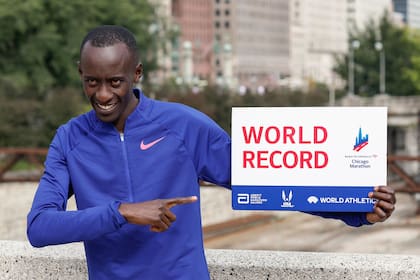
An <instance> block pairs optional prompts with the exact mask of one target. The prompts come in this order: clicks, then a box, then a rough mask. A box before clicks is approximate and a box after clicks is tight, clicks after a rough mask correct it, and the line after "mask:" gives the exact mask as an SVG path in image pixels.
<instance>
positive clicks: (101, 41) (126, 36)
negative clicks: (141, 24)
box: [80, 25, 139, 62]
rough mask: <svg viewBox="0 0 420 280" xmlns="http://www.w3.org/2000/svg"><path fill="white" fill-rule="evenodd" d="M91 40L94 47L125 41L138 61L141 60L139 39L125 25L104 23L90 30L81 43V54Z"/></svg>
mask: <svg viewBox="0 0 420 280" xmlns="http://www.w3.org/2000/svg"><path fill="white" fill-rule="evenodd" d="M87 42H89V43H90V44H91V45H92V46H94V47H99V48H103V47H109V46H113V45H115V44H118V43H123V44H125V45H126V46H127V48H128V49H129V51H130V52H131V53H132V54H133V56H134V58H135V59H136V62H138V60H139V54H138V48H137V41H136V39H135V37H134V35H133V33H131V32H130V30H128V29H127V28H125V27H122V26H118V25H102V26H98V27H95V28H93V29H92V30H90V31H89V32H88V33H87V34H86V36H85V38H84V39H83V41H82V44H81V45H80V55H81V54H82V50H83V47H84V46H85V44H86V43H87Z"/></svg>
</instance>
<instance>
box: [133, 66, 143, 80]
mask: <svg viewBox="0 0 420 280" xmlns="http://www.w3.org/2000/svg"><path fill="white" fill-rule="evenodd" d="M141 76H143V64H142V63H141V62H139V63H138V64H137V65H136V73H135V74H134V83H138V82H139V80H140V78H141Z"/></svg>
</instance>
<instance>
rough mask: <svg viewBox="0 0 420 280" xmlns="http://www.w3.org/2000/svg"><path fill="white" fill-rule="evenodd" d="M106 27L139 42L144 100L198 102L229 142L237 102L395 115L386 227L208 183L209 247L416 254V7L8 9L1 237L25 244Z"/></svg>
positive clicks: (82, 106) (146, 3) (369, 0)
mask: <svg viewBox="0 0 420 280" xmlns="http://www.w3.org/2000/svg"><path fill="white" fill-rule="evenodd" d="M101 24H118V25H123V26H125V27H127V28H129V29H130V30H132V31H133V33H134V34H135V35H136V37H137V39H138V44H139V48H140V55H141V60H142V62H143V65H144V69H145V73H144V76H143V77H142V80H141V83H140V84H139V85H138V86H139V87H141V88H142V89H143V90H144V92H145V94H146V95H148V96H150V97H152V98H156V99H161V100H168V101H176V102H181V103H185V104H187V105H190V106H193V107H195V108H197V109H199V110H201V111H203V112H204V113H206V114H207V115H209V116H210V117H211V118H213V119H214V120H215V121H216V122H217V123H218V124H219V125H220V126H221V127H223V128H224V129H225V130H226V131H227V132H228V133H230V114H231V108H232V107H233V106H387V107H388V112H389V116H388V166H389V172H388V177H389V180H388V181H389V185H391V186H392V187H394V188H395V190H397V192H398V193H397V195H398V199H399V200H398V203H397V211H396V215H394V217H392V219H391V220H390V221H389V222H387V223H385V224H383V225H375V226H373V227H366V228H362V229H349V228H347V227H345V226H344V225H343V224H342V223H340V222H337V221H332V220H325V219H320V218H317V217H312V216H310V215H304V214H301V213H295V212H274V213H272V212H259V213H255V212H247V211H239V212H238V211H236V212H235V211H232V210H231V208H230V192H229V191H227V190H224V189H221V188H215V187H214V186H209V185H206V184H205V185H204V186H203V187H202V210H203V225H204V227H203V230H204V233H205V245H206V247H208V248H244V249H248V248H250V249H273V250H313V251H329V250H332V251H334V250H336V251H355V252H392V253H416V254H417V253H420V251H419V249H417V248H420V246H416V245H420V244H418V241H417V240H418V239H420V238H418V237H419V235H420V221H419V215H418V214H419V213H418V206H419V199H418V196H417V193H420V186H419V184H418V183H417V181H418V174H419V168H420V165H419V161H420V156H419V155H420V146H419V145H420V142H419V139H420V137H419V133H420V125H419V124H420V97H419V96H420V1H419V0H122V1H118V3H117V2H115V1H111V0H97V1H83V0H72V1H59V0H56V1H54V0H17V1H6V0H0V120H1V121H0V183H1V184H0V198H1V199H2V201H3V203H2V204H0V225H1V230H0V239H17V240H25V239H26V235H25V227H26V213H27V211H28V210H29V207H30V205H31V199H32V196H33V193H34V191H35V188H36V182H37V180H38V179H39V176H40V174H41V173H42V163H43V160H44V159H45V155H46V152H47V151H48V145H49V143H50V141H51V139H52V137H53V135H54V134H55V131H56V129H57V128H58V126H59V125H61V124H62V123H64V122H66V121H68V120H69V119H70V118H72V117H74V116H76V115H78V114H80V113H83V112H86V111H87V110H89V109H90V105H89V103H88V102H87V100H85V98H84V95H83V92H82V88H81V85H80V81H79V77H78V71H77V61H78V57H79V48H80V43H81V41H82V38H83V36H84V35H85V34H86V33H87V31H88V30H90V29H91V28H93V27H95V26H97V25H101ZM72 207H73V208H72ZM70 209H74V203H70ZM343 244H346V245H343ZM367 244H369V246H367ZM384 244H385V245H384Z"/></svg>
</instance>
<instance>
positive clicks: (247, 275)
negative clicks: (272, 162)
mask: <svg viewBox="0 0 420 280" xmlns="http://www.w3.org/2000/svg"><path fill="white" fill-rule="evenodd" d="M206 256H207V262H208V265H209V270H210V274H211V278H212V279H214V280H233V279H247V280H253V279H255V280H260V279H289V280H294V279H299V280H301V279H303V280H305V279H317V280H319V279H320V280H323V279H325V280H326V279H328V280H331V279H365V280H368V279H374V280H380V279H399V280H405V279H407V280H412V279H420V256H414V255H382V254H343V253H309V252H284V251H283V252H278V251H249V250H215V249H207V250H206ZM0 271H1V272H2V273H1V275H0V279H2V280H3V279H42V280H48V279H60V280H61V279H75V280H76V279H77V280H79V279H87V270H86V262H85V259H84V251H83V246H82V245H81V244H79V243H77V244H67V245H58V246H49V247H46V248H41V249H36V248H32V247H31V246H30V245H29V243H27V242H23V241H0Z"/></svg>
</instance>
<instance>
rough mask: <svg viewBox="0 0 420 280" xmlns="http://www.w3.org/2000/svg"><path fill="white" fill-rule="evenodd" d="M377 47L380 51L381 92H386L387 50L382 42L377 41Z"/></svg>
mask: <svg viewBox="0 0 420 280" xmlns="http://www.w3.org/2000/svg"><path fill="white" fill-rule="evenodd" d="M375 49H376V50H377V51H378V52H379V93H381V94H385V91H386V89H385V50H384V46H383V44H382V42H376V43H375Z"/></svg>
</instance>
